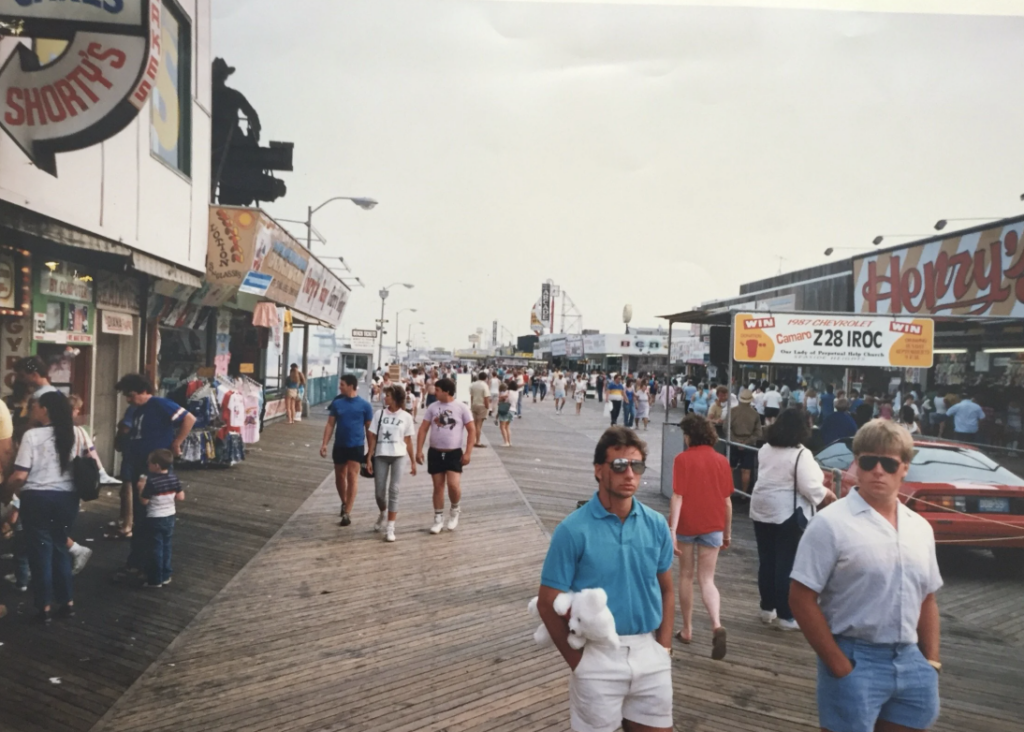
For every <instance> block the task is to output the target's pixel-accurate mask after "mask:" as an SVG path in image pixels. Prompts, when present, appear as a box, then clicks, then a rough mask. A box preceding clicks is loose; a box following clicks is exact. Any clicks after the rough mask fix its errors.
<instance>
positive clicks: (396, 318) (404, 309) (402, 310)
mask: <svg viewBox="0 0 1024 732" xmlns="http://www.w3.org/2000/svg"><path fill="white" fill-rule="evenodd" d="M415 312H416V308H402V309H401V310H399V311H398V312H396V313H395V358H396V359H398V360H399V361H401V359H399V358H398V346H399V345H400V344H399V338H398V316H399V315H401V314H402V313H415Z"/></svg>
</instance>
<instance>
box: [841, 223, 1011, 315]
mask: <svg viewBox="0 0 1024 732" xmlns="http://www.w3.org/2000/svg"><path fill="white" fill-rule="evenodd" d="M853 297H854V311H855V312H858V313H865V314H874V313H889V314H893V315H901V314H907V315H913V314H921V315H953V316H956V315H984V316H988V317H1016V318H1019V317H1021V316H1024V221H1020V220H1018V221H1013V222H1009V223H1005V224H1001V225H998V226H993V227H991V228H987V229H983V230H980V231H973V232H970V233H967V234H963V235H954V236H950V237H947V238H945V239H937V240H935V241H929V242H926V243H923V244H917V245H915V246H910V247H906V248H903V249H895V250H891V251H887V252H879V253H878V254H872V255H870V256H866V257H861V258H857V259H854V260H853Z"/></svg>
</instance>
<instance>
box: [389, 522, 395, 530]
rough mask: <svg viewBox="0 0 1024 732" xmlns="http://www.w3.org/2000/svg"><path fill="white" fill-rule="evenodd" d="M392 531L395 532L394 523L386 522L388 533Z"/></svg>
mask: <svg viewBox="0 0 1024 732" xmlns="http://www.w3.org/2000/svg"><path fill="white" fill-rule="evenodd" d="M394 530H395V522H394V521H388V531H394Z"/></svg>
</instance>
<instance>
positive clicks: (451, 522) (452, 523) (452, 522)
mask: <svg viewBox="0 0 1024 732" xmlns="http://www.w3.org/2000/svg"><path fill="white" fill-rule="evenodd" d="M460 513H462V509H460V508H453V509H451V511H449V514H448V525H447V526H445V528H446V529H448V531H455V527H456V526H458V525H459V514H460Z"/></svg>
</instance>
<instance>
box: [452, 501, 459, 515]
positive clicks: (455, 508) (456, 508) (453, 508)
mask: <svg viewBox="0 0 1024 732" xmlns="http://www.w3.org/2000/svg"><path fill="white" fill-rule="evenodd" d="M458 510H459V504H457V503H453V504H452V513H455V512H456V511H458Z"/></svg>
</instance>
